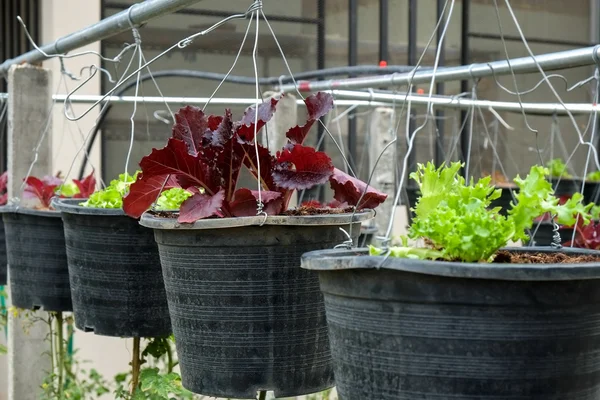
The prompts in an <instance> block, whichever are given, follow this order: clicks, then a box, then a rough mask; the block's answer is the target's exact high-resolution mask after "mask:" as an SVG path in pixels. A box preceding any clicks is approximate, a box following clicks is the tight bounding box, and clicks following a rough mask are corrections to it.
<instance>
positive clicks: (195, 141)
mask: <svg viewBox="0 0 600 400" xmlns="http://www.w3.org/2000/svg"><path fill="white" fill-rule="evenodd" d="M208 126H209V124H208V120H207V118H206V115H204V113H203V112H202V110H201V109H200V108H198V107H194V106H187V107H183V108H181V109H180V110H179V111H178V112H177V113H176V114H175V125H173V133H172V135H173V138H175V139H179V140H182V141H183V142H184V143H185V144H186V146H187V151H188V152H189V154H191V155H193V156H195V155H196V154H198V152H199V151H200V149H201V148H202V137H203V136H204V134H205V133H206V131H207V130H208Z"/></svg>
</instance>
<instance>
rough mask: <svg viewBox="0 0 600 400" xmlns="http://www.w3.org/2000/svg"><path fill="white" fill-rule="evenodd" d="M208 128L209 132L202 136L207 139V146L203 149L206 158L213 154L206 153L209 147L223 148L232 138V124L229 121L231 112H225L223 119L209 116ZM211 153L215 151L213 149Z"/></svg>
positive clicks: (227, 110)
mask: <svg viewBox="0 0 600 400" xmlns="http://www.w3.org/2000/svg"><path fill="white" fill-rule="evenodd" d="M208 128H209V130H208V131H207V132H206V133H205V134H204V137H205V139H207V142H206V145H207V146H208V148H207V147H205V148H204V149H203V151H204V152H205V153H206V155H207V156H209V157H211V156H212V155H213V154H212V153H208V152H207V150H210V147H211V146H217V147H223V146H224V145H225V144H226V143H227V142H228V141H230V140H231V138H233V122H232V120H231V110H230V109H226V110H225V116H224V117H215V116H214V115H211V116H210V117H208ZM213 151H215V150H214V149H213Z"/></svg>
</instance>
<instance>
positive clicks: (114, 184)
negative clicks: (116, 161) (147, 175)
mask: <svg viewBox="0 0 600 400" xmlns="http://www.w3.org/2000/svg"><path fill="white" fill-rule="evenodd" d="M139 172H140V171H136V172H135V174H133V176H132V175H129V174H119V179H113V180H112V181H110V185H108V186H107V187H106V188H105V189H103V190H97V191H95V192H94V193H92V194H91V195H90V197H89V198H88V199H87V200H86V201H84V202H83V203H80V205H81V206H83V207H91V208H122V207H123V196H125V195H126V194H127V193H128V192H129V186H130V185H131V184H132V183H133V182H135V180H136V179H137V175H138V173H139Z"/></svg>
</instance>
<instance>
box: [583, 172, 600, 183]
mask: <svg viewBox="0 0 600 400" xmlns="http://www.w3.org/2000/svg"><path fill="white" fill-rule="evenodd" d="M585 179H587V180H588V181H591V182H600V171H594V172H590V173H589V174H587V176H586V177H585Z"/></svg>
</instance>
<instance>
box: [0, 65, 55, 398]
mask: <svg viewBox="0 0 600 400" xmlns="http://www.w3.org/2000/svg"><path fill="white" fill-rule="evenodd" d="M51 82H52V79H51V74H50V71H48V70H46V69H43V68H38V67H34V66H30V65H19V66H13V67H11V69H10V71H9V73H8V151H7V153H8V173H9V176H8V197H9V198H13V197H22V195H21V184H22V182H23V178H24V177H25V176H26V175H27V172H28V171H29V167H30V165H31V163H32V162H33V160H34V158H35V157H36V155H35V152H34V151H33V149H34V148H36V146H37V161H36V163H35V165H34V167H33V169H32V171H31V175H34V176H43V175H46V174H49V173H51V171H50V169H51V168H52V129H51V128H52V123H51V104H52V92H51V90H50V84H51ZM42 132H46V134H45V136H44V139H43V140H42V141H41V143H40V138H41V136H42ZM21 204H22V205H26V204H24V203H21ZM9 281H10V277H9ZM8 292H9V302H10V285H9V289H8ZM35 317H38V318H41V319H43V320H47V313H45V312H35V313H33V315H32V316H30V317H23V316H15V315H13V314H12V313H9V320H8V363H9V372H8V392H9V393H8V398H9V400H37V399H38V398H39V396H40V393H41V389H40V386H41V385H42V383H43V380H44V378H45V377H46V375H47V374H48V373H49V372H50V371H51V365H50V357H48V355H47V354H46V353H47V352H48V351H49V350H50V344H49V342H48V341H47V340H46V337H47V335H48V332H49V331H48V325H47V324H46V323H45V322H44V321H39V322H32V321H33V318H35ZM36 319H37V318H36Z"/></svg>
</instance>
